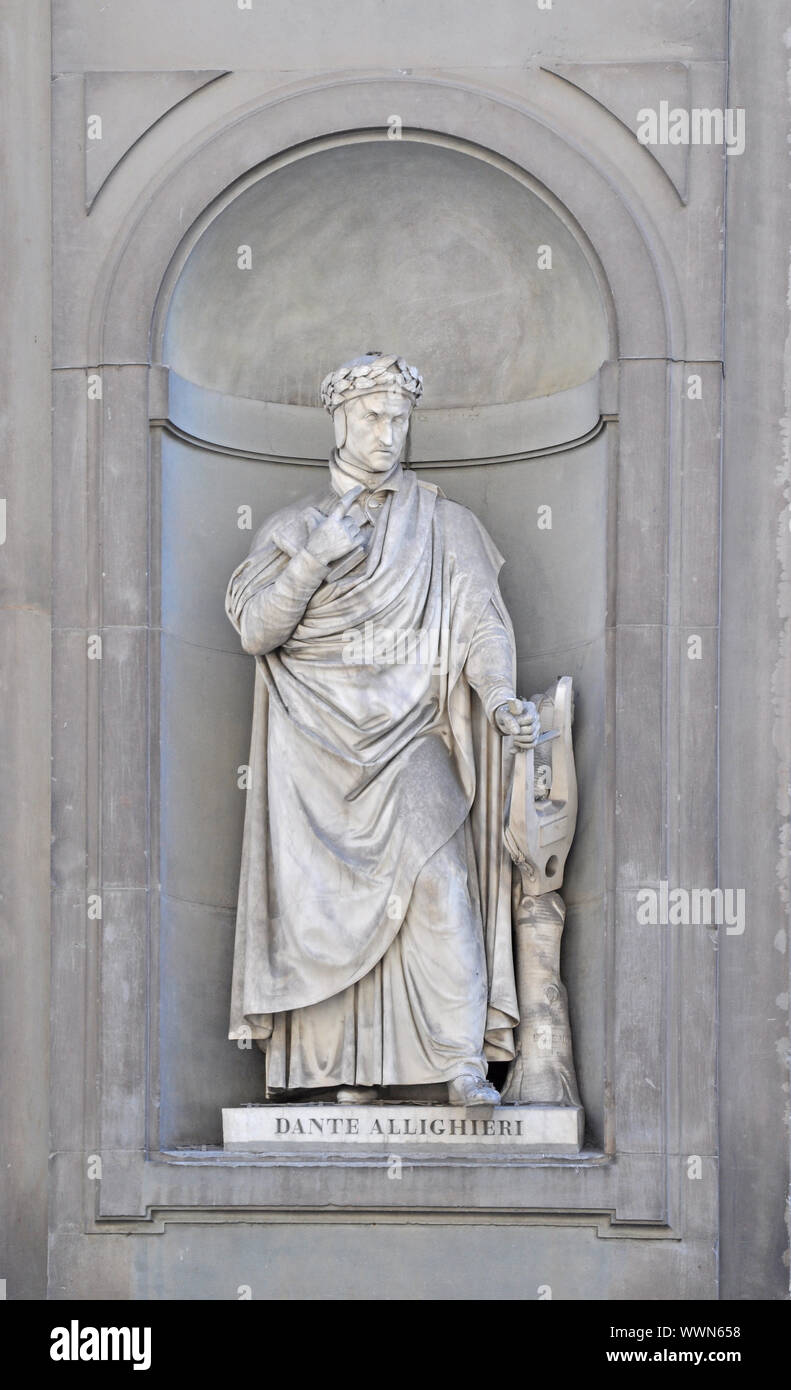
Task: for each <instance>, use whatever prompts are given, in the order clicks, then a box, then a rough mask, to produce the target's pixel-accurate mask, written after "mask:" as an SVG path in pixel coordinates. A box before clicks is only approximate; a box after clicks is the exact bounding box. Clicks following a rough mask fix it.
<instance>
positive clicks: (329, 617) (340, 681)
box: [226, 472, 518, 1060]
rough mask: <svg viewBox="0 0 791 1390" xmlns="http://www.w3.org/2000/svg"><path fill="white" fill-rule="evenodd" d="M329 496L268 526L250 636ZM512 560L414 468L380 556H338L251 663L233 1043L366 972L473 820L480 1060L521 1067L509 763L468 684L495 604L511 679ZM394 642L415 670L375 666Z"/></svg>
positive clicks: (382, 524) (247, 577) (236, 582)
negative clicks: (435, 865)
mask: <svg viewBox="0 0 791 1390" xmlns="http://www.w3.org/2000/svg"><path fill="white" fill-rule="evenodd" d="M335 502H337V496H336V494H335V493H331V494H329V495H327V494H326V493H325V494H322V495H320V496H319V497H318V498H314V499H312V504H311V503H302V504H300V505H297V506H292V507H287V508H284V509H283V510H281V511H280V512H277V513H276V514H275V515H274V516H272V517H271V518H269V520H268V521H267V522H266V523H265V524H264V526H263V527H262V528H261V530H260V531H259V532H258V534H257V536H256V537H255V540H254V542H253V546H252V549H251V551H250V554H249V556H248V558H247V559H246V560H245V561H244V562H243V563H242V564H241V565H240V566H239V567H238V569H237V570H236V571H235V573H234V574H233V576H232V578H231V581H230V584H229V588H228V598H227V604H226V607H227V612H228V616H229V618H230V619H231V621H232V623H233V624H234V626H235V627H236V629H237V631H241V623H242V614H243V611H244V608H245V605H246V604H247V603H248V601H249V600H250V599H251V598H253V597H254V596H255V595H257V594H258V593H260V592H261V591H262V590H264V589H266V588H267V587H268V586H269V585H271V584H273V583H274V581H275V580H276V579H277V578H278V576H280V575H281V574H282V573H283V571H284V569H285V568H286V566H287V565H288V563H289V560H290V558H291V557H292V556H295V555H297V554H298V553H299V552H301V551H302V550H303V548H304V545H305V542H306V540H307V538H308V536H309V534H310V531H311V529H312V527H313V525H315V522H316V509H318V512H321V513H324V514H326V513H328V512H329V510H330V509H331V507H332V506H333V505H334V504H335ZM318 519H319V520H320V519H321V518H320V517H319V518H318ZM501 565H502V557H501V556H500V554H499V552H498V551H497V549H496V548H495V546H494V544H493V542H492V541H491V540H490V538H489V536H488V535H487V534H486V532H485V530H484V529H483V527H482V526H481V524H480V523H479V521H478V520H477V518H476V517H475V516H474V515H473V513H471V512H470V511H468V510H467V508H465V507H462V506H460V505H458V504H456V503H454V502H451V501H448V500H447V499H446V498H444V497H443V495H442V494H441V493H440V492H439V490H438V489H437V488H435V487H434V486H433V485H432V484H429V483H425V482H422V481H418V479H417V478H416V476H415V475H414V474H412V473H409V472H405V473H404V474H403V476H402V478H401V485H400V487H399V488H398V490H397V491H395V492H393V493H391V494H389V495H388V497H387V500H386V502H385V504H384V508H383V512H382V515H381V517H380V519H379V521H378V523H377V525H376V527H375V528H374V532H373V535H372V538H371V543H370V546H369V548H368V550H367V552H365V553H361V554H358V555H357V556H356V557H355V556H352V557H351V559H349V557H346V558H345V560H341V561H339V562H337V563H336V564H335V566H333V567H332V569H331V570H330V572H329V574H328V575H327V578H326V580H325V582H324V583H321V584H320V585H319V587H318V588H317V589H316V591H315V593H314V594H313V596H312V597H311V598H310V600H309V602H308V604H307V607H306V609H305V611H304V614H303V616H302V618H301V620H300V621H299V623H298V624H297V626H296V628H295V629H294V631H293V632H292V633H291V635H290V637H288V638H287V640H286V641H285V642H283V644H282V645H280V646H278V647H276V648H275V649H274V650H271V651H268V652H267V653H266V654H265V655H260V656H257V657H256V677H255V699H254V713H253V727H252V736H251V749H250V781H249V786H248V789H247V802H246V810H245V825H244V838H243V849H242V864H241V874H240V886H239V899H238V911H237V920H236V937H235V947H234V970H233V985H232V1004H231V1021H230V1032H229V1036H230V1037H231V1038H237V1039H238V1038H254V1039H257V1040H259V1042H261V1043H262V1044H263V1043H264V1040H266V1039H269V1038H271V1037H272V1032H273V1023H274V1017H273V1016H275V1015H278V1014H281V1013H284V1012H286V1011H290V1010H297V1009H304V1008H305V1007H306V1006H309V1005H312V1004H316V1003H318V1002H319V1001H322V1000H329V999H331V998H332V997H333V996H336V995H340V994H341V993H342V992H343V991H344V990H346V989H348V987H349V986H351V985H353V984H354V983H355V982H356V981H360V980H363V979H364V977H366V976H367V975H368V974H369V972H371V971H372V970H373V969H374V967H376V966H377V963H378V962H380V961H381V960H382V958H383V956H384V955H385V953H386V952H387V951H388V948H389V947H390V946H391V943H393V941H394V939H395V937H396V936H397V934H398V932H399V930H400V928H401V925H402V923H403V922H404V919H405V914H406V913H407V911H408V908H409V904H410V898H411V895H412V892H413V887H414V885H415V882H416V879H417V878H418V875H419V874H420V872H421V869H422V868H423V866H424V865H426V864H427V862H428V860H429V859H430V858H431V857H432V856H433V855H434V854H435V853H436V852H437V851H438V850H440V849H441V848H442V846H445V845H447V844H448V842H449V841H450V840H451V839H452V838H453V837H454V836H455V835H456V834H457V832H458V831H459V830H460V827H464V826H465V822H467V826H466V831H465V834H466V836H467V840H468V842H469V843H471V847H472V858H473V866H474V872H475V874H476V877H477V885H476V886H477V898H478V902H479V903H480V912H481V918H482V927H483V938H484V948H485V957H486V975H487V997H488V998H487V1010H486V1025H485V1053H486V1055H487V1056H488V1057H489V1058H492V1059H498V1060H508V1059H510V1058H511V1057H512V1056H513V1036H512V1030H513V1028H514V1026H515V1025H516V1023H517V1021H518V1009H517V1002H516V986H515V980H514V965H513V955H512V935H511V861H510V859H509V857H508V855H507V852H506V849H505V845H504V840H503V799H504V797H503V793H504V780H505V772H506V769H505V766H504V763H505V760H506V759H507V757H508V756H509V754H508V753H507V751H506V749H505V747H504V744H503V740H502V738H501V737H500V735H499V734H498V733H497V732H496V731H495V730H494V729H493V728H492V727H491V725H490V723H489V721H488V719H487V717H486V712H485V711H484V708H483V705H482V703H481V701H480V699H479V698H478V696H477V695H476V693H475V691H474V690H473V689H472V687H471V685H470V682H469V680H468V679H467V676H466V674H465V662H466V660H467V656H468V653H469V651H470V644H471V642H472V639H473V636H474V634H475V631H476V627H477V626H478V624H479V622H480V621H481V619H482V616H483V615H484V613H485V612H486V611H487V610H488V609H490V608H491V607H493V608H494V609H495V611H496V613H497V616H498V618H499V620H500V622H501V623H502V628H503V631H504V633H505V634H506V638H507V641H508V642H509V644H510V653H511V656H510V661H511V666H512V669H511V672H510V678H511V682H513V677H514V674H515V672H514V670H513V632H512V628H511V624H510V620H509V617H508V614H507V611H506V609H505V607H504V604H503V601H502V598H501V596H500V592H499V587H498V573H499V570H500V567H501ZM382 633H385V634H387V633H390V634H395V635H396V638H399V639H400V637H401V636H403V634H412V636H413V637H414V636H415V635H416V634H417V635H419V642H417V643H414V642H413V643H412V644H411V645H409V644H408V645H407V648H405V647H404V646H403V645H402V646H401V647H400V649H399V650H400V658H401V659H392V649H391V650H390V659H388V657H387V654H385V659H381V652H380V651H377V649H376V643H377V642H378V641H379V639H380V638H381V634H382ZM372 634H374V642H373V643H372ZM386 642H387V639H386V638H385V645H386ZM407 651H408V653H409V654H408V655H406V657H405V653H406V652H407ZM490 713H491V711H490ZM392 1026H393V1027H395V1028H397V1020H396V1021H394V1023H393V1025H392Z"/></svg>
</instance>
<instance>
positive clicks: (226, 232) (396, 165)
mask: <svg viewBox="0 0 791 1390" xmlns="http://www.w3.org/2000/svg"><path fill="white" fill-rule="evenodd" d="M482 155H483V152H482V151H481V152H479V153H478V157H476V156H475V155H474V154H472V153H470V152H467V151H465V150H463V149H460V148H458V147H456V148H454V147H452V146H450V147H449V146H448V145H442V144H434V143H430V142H428V141H416V140H414V139H407V140H404V139H399V140H381V139H380V140H376V141H366V140H356V141H352V142H349V143H345V144H338V145H335V146H334V147H332V146H330V147H327V148H324V149H318V150H316V151H314V152H313V153H309V154H305V155H304V156H303V157H302V158H298V159H295V160H293V162H291V163H289V164H287V165H286V166H285V167H281V168H279V169H276V170H275V171H274V172H272V173H270V174H268V176H262V177H260V178H259V180H258V181H257V182H256V183H254V184H252V185H250V186H248V187H246V188H244V189H243V190H242V191H241V192H239V193H238V195H237V196H236V197H235V198H234V199H233V201H232V202H231V203H230V204H229V205H228V206H227V207H225V208H224V209H223V210H222V211H221V212H220V213H219V214H218V216H217V217H216V218H215V220H214V221H213V222H212V223H211V224H210V226H208V227H207V228H206V230H205V231H204V232H203V234H202V236H201V237H200V240H199V241H198V242H197V243H196V244H195V246H194V247H193V248H192V251H191V252H190V254H189V257H188V258H187V260H186V262H185V264H184V267H183V269H182V271H181V274H180V276H179V279H178V281H177V284H176V286H175V288H174V291H173V294H172V297H171V300H170V305H169V309H168V314H167V325H166V331H165V338H164V347H163V361H164V362H165V363H166V364H167V365H168V366H169V367H172V368H173V369H174V370H175V371H176V372H177V373H178V374H179V375H180V376H182V377H185V378H187V379H188V380H189V381H191V382H194V383H196V384H199V385H201V386H204V387H208V388H211V389H212V390H214V391H217V392H220V393H223V394H227V395H232V396H246V397H251V398H253V399H263V400H267V401H273V402H278V403H280V404H283V405H295V406H311V405H312V406H317V405H318V404H319V400H318V383H319V382H320V381H321V379H322V377H323V376H324V374H325V373H326V371H327V370H329V369H331V367H332V365H333V364H337V363H338V362H343V361H345V360H347V359H348V358H349V357H350V356H353V355H355V353H357V352H359V351H360V345H361V344H362V345H365V344H368V343H373V344H380V343H382V344H385V343H397V344H398V351H399V352H401V353H402V354H403V355H405V356H406V357H407V358H408V360H409V361H415V362H419V363H420V364H421V369H422V371H423V374H424V379H425V382H426V394H425V398H424V401H423V404H424V406H425V407H426V408H429V409H439V408H442V407H454V406H467V407H470V406H471V407H478V406H481V405H496V404H502V403H506V402H515V401H520V400H523V399H526V398H534V397H537V396H549V395H552V394H554V393H555V392H557V391H562V390H566V389H568V388H570V387H574V386H578V385H580V384H581V383H582V382H584V381H587V380H588V379H589V378H590V377H592V376H593V375H594V374H595V373H596V372H597V371H598V369H599V366H600V365H601V363H602V361H603V360H604V359H605V357H606V356H607V320H606V316H605V313H604V310H603V306H602V302H601V296H600V293H599V288H598V285H597V282H596V279H595V277H594V274H593V272H592V270H591V267H590V265H589V263H588V261H587V260H586V259H585V256H584V254H583V253H582V250H581V248H580V244H579V242H578V241H577V240H576V239H575V237H574V235H573V233H572V231H571V230H570V229H569V228H568V227H567V226H565V225H564V224H563V222H562V221H561V220H560V218H559V217H558V215H557V213H556V212H555V211H554V210H553V209H552V208H551V207H550V206H548V204H547V203H546V202H545V201H543V200H542V199H541V198H540V197H539V196H538V194H537V193H536V192H534V191H532V189H531V188H530V187H528V186H527V184H526V182H525V181H524V180H520V179H518V178H516V177H513V176H510V175H508V174H506V173H504V171H503V170H502V169H501V168H498V167H497V165H496V164H493V163H492V162H490V161H489V160H487V159H485V158H484V157H482ZM244 248H249V252H248V253H246V252H245V250H244ZM246 255H247V259H248V261H249V264H248V265H247V268H240V262H241V263H242V267H244V265H245V256H246Z"/></svg>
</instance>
